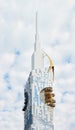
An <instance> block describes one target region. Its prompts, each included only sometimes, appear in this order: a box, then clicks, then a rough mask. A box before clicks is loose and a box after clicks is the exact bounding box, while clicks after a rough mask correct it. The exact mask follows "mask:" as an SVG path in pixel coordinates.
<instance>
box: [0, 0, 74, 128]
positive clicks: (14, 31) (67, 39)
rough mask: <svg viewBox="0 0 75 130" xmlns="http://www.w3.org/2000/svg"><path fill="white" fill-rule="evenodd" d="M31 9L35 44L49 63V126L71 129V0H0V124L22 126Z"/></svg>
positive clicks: (30, 48)
mask: <svg viewBox="0 0 75 130" xmlns="http://www.w3.org/2000/svg"><path fill="white" fill-rule="evenodd" d="M36 10H38V15H39V20H38V21H39V23H38V24H39V25H38V26H39V29H38V30H39V40H40V42H41V46H42V48H43V49H44V50H45V51H46V52H47V53H48V54H49V55H50V56H51V57H52V59H53V61H54V65H55V82H54V91H55V94H56V108H55V112H54V113H55V118H54V120H55V129H58V130H60V129H61V130H74V128H75V124H74V121H75V117H74V115H75V105H74V103H75V101H74V98H75V87H74V86H75V79H74V77H75V72H74V70H75V65H74V64H75V60H74V59H75V49H74V44H75V1H74V0H66V1H65V0H63V1H60V0H57V1H55V0H53V1H50V0H47V1H45V0H41V1H40V0H38V1H37V0H36V1H34V0H32V1H25V0H21V1H20V0H13V1H6V0H0V121H1V123H0V128H1V130H10V129H11V130H13V129H14V130H21V129H23V127H24V123H23V112H22V111H21V110H22V107H23V96H24V95H23V89H24V84H25V81H26V80H27V77H28V74H29V72H30V70H31V59H30V58H31V55H32V52H33V45H34V40H35V12H36ZM6 74H8V75H9V76H8V79H9V82H6V80H5V79H4V76H5V75H6ZM9 122H10V123H9Z"/></svg>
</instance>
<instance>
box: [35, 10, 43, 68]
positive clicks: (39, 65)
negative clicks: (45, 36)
mask: <svg viewBox="0 0 75 130" xmlns="http://www.w3.org/2000/svg"><path fill="white" fill-rule="evenodd" d="M42 66H43V59H42V53H41V47H40V42H39V36H38V13H37V12H36V31H35V44H34V52H33V55H32V70H34V69H41V68H42Z"/></svg>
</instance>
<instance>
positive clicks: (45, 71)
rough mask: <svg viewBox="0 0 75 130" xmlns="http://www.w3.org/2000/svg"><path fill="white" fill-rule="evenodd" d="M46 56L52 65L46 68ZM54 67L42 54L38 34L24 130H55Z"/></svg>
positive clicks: (27, 96)
mask: <svg viewBox="0 0 75 130" xmlns="http://www.w3.org/2000/svg"><path fill="white" fill-rule="evenodd" d="M44 56H47V57H48V59H49V61H50V65H49V66H48V68H44V64H43V63H44V62H43V60H44ZM53 80H54V65H53V62H52V60H51V59H50V57H49V56H48V55H47V54H46V53H42V52H41V48H40V43H39V40H38V32H37V14H36V35H35V45H34V53H33V55H32V70H31V72H30V74H29V77H28V80H27V82H26V85H25V89H24V98H25V99H24V108H23V111H24V130H54V124H53V110H54V107H55V100H54V99H53V97H54V93H53Z"/></svg>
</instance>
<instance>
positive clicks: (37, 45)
mask: <svg viewBox="0 0 75 130" xmlns="http://www.w3.org/2000/svg"><path fill="white" fill-rule="evenodd" d="M37 50H40V43H39V36H38V12H36V31H35V45H34V51H37Z"/></svg>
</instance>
